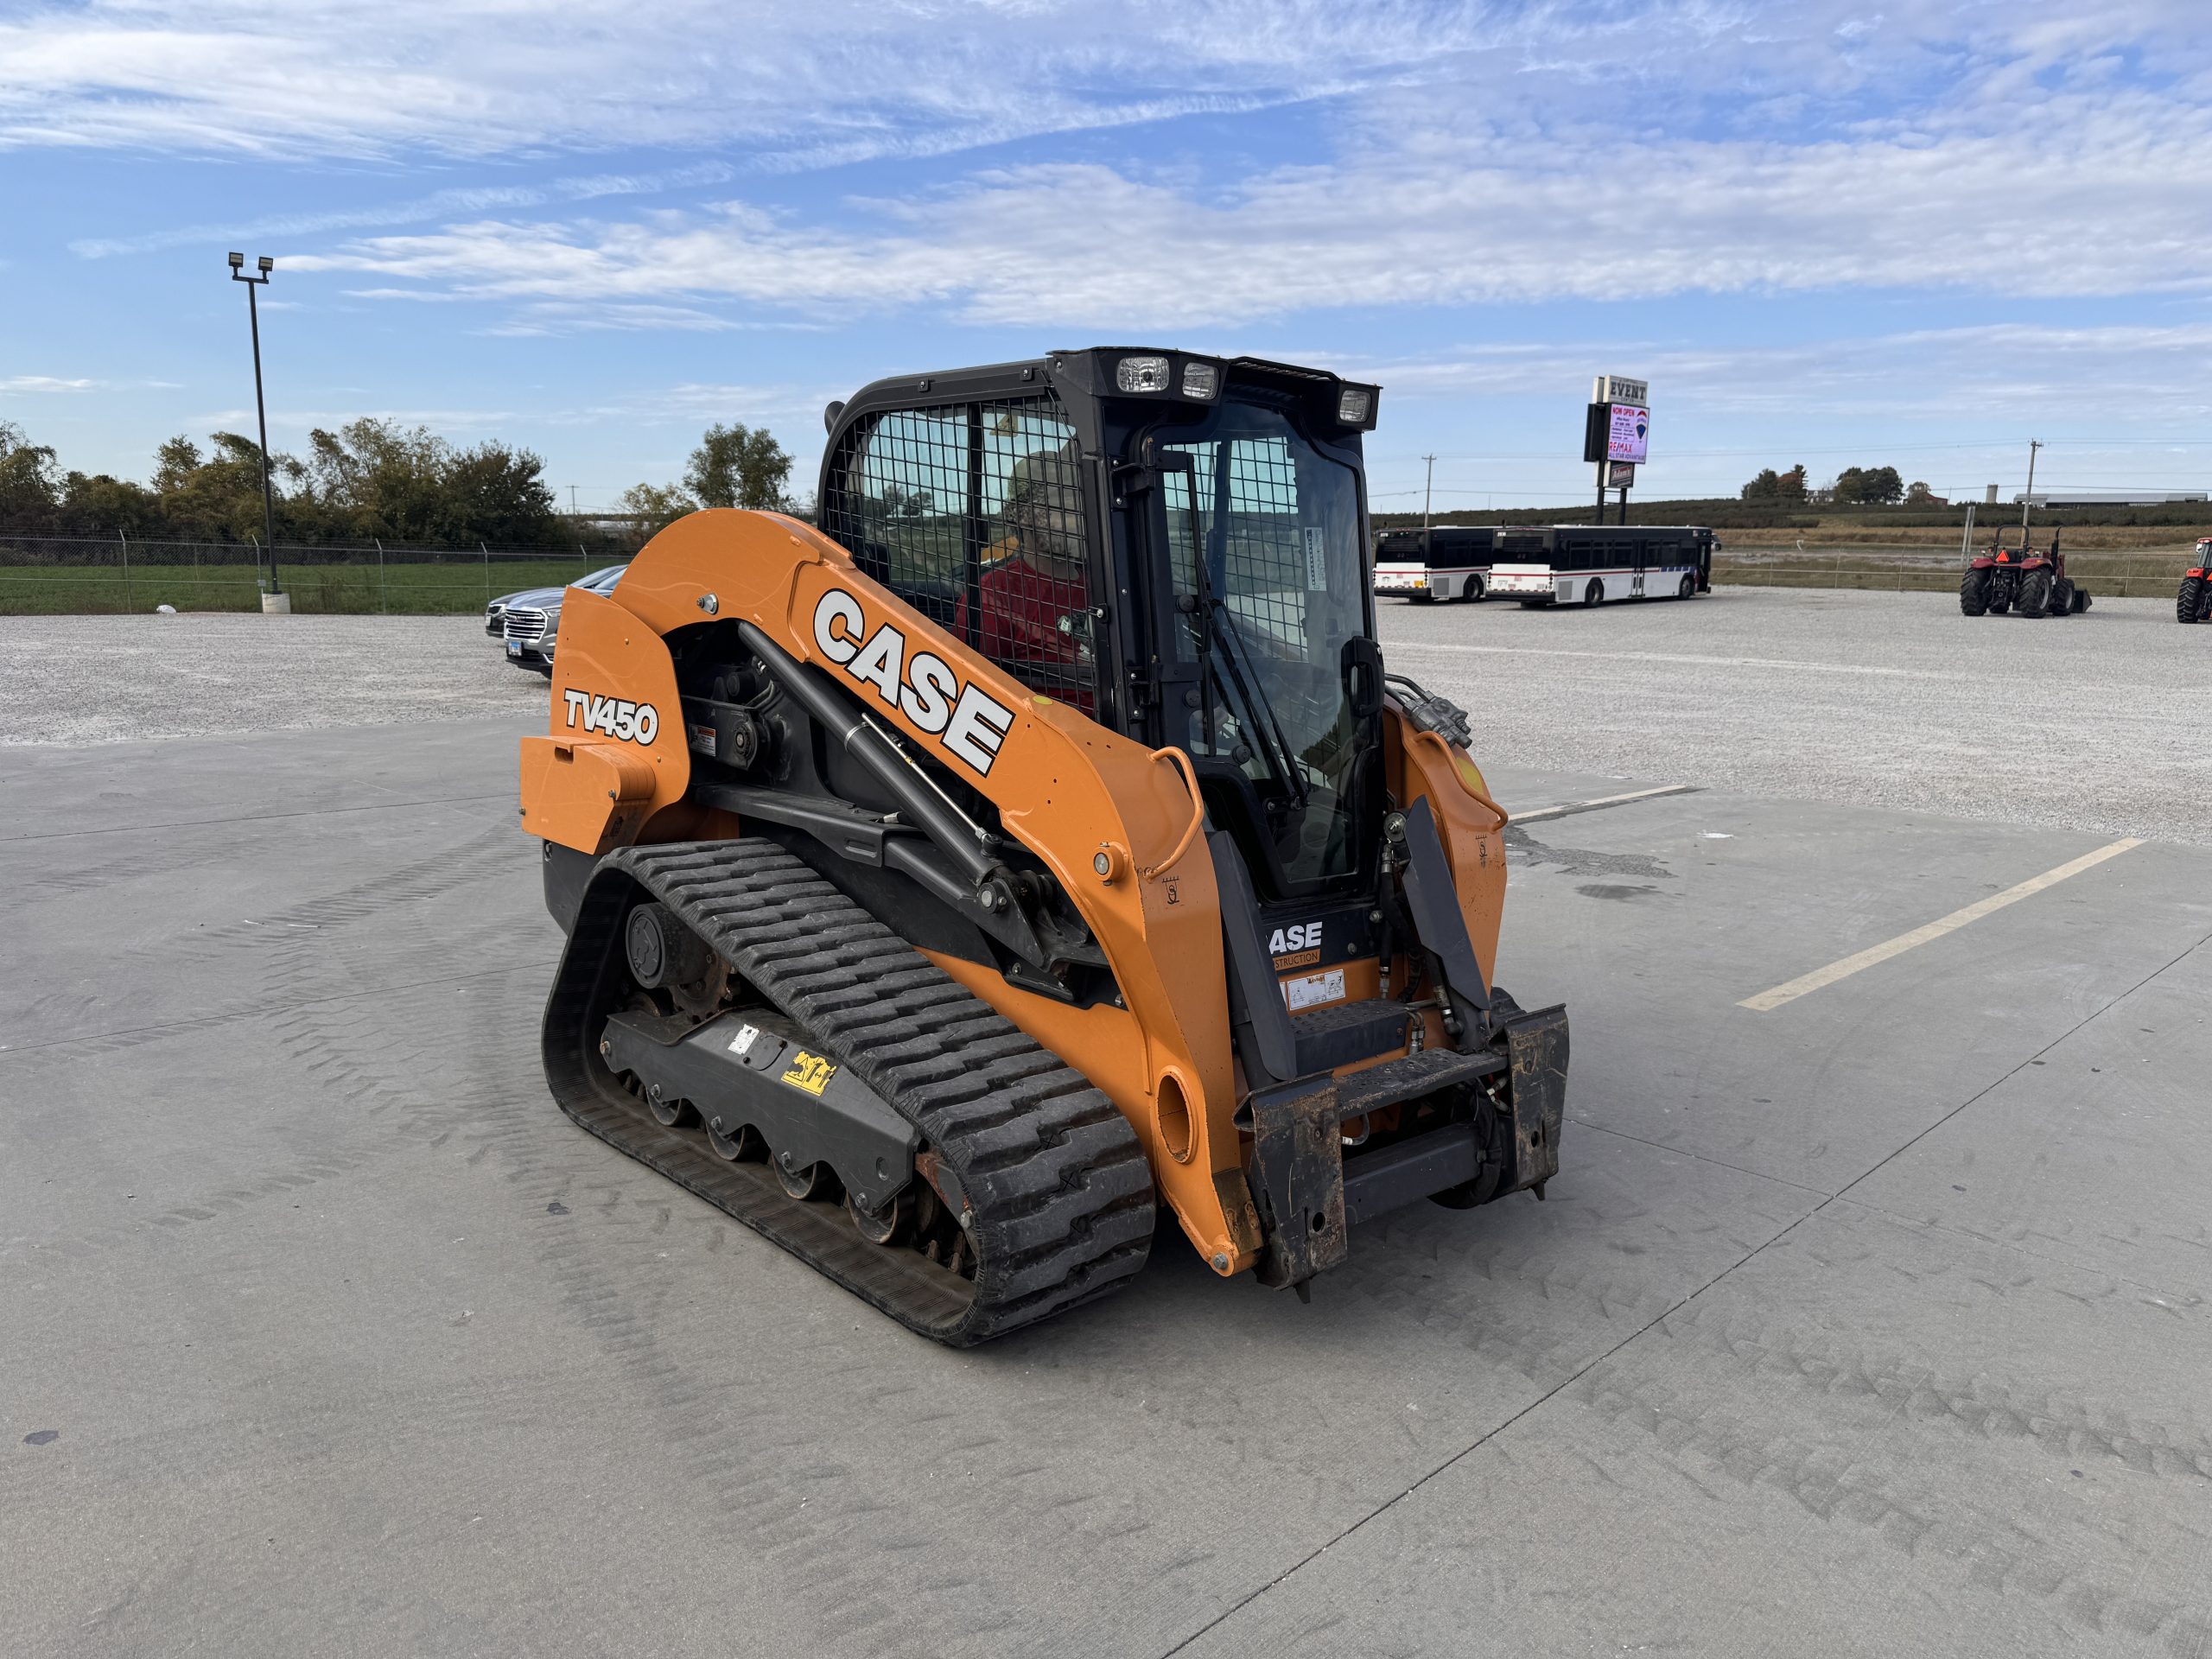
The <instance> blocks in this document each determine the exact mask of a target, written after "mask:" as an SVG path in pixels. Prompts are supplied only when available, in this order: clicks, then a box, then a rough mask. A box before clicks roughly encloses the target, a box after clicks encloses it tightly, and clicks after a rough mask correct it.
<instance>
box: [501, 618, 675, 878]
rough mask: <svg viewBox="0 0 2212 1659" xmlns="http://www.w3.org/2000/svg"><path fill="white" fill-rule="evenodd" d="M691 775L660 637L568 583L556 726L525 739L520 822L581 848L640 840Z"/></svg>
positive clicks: (556, 676)
mask: <svg viewBox="0 0 2212 1659" xmlns="http://www.w3.org/2000/svg"><path fill="white" fill-rule="evenodd" d="M690 784H691V752H690V750H689V749H688V748H686V747H684V741H683V706H682V704H681V703H680V702H678V701H677V694H676V668H675V665H674V664H672V663H671V662H670V660H669V656H668V647H667V646H666V645H664V644H663V643H662V641H661V639H660V636H659V635H658V633H656V632H654V631H653V630H652V629H651V628H648V627H646V626H645V625H644V624H643V623H641V622H640V621H639V620H638V618H637V617H636V616H634V615H632V613H630V612H629V611H628V610H626V609H625V608H624V607H622V606H620V605H619V604H617V603H615V601H613V600H611V599H603V598H601V596H600V595H599V594H594V593H592V592H590V591H589V590H588V589H586V588H570V589H569V591H568V593H567V594H566V595H565V596H564V598H563V602H562V607H561V645H560V649H559V651H558V652H556V653H555V660H554V664H553V699H552V734H551V735H550V736H547V737H526V738H524V740H523V746H522V808H523V812H522V827H523V829H524V831H525V832H526V833H528V834H530V835H533V836H538V837H540V838H541V839H543V840H546V841H552V842H559V843H560V844H561V845H562V846H563V847H574V848H575V849H577V850H578V851H580V852H586V853H604V852H607V851H609V850H611V849H613V848H616V847H620V846H623V845H626V843H628V842H633V841H636V840H638V839H639V829H640V828H641V827H642V826H643V825H644V824H645V823H647V822H649V821H650V820H651V819H652V817H653V815H654V814H655V813H657V812H660V811H662V810H665V809H667V808H669V807H672V806H676V805H677V804H680V803H681V802H682V801H683V791H685V790H686V789H688V788H689V787H690Z"/></svg>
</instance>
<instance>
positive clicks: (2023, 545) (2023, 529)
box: [2020, 438, 2043, 553]
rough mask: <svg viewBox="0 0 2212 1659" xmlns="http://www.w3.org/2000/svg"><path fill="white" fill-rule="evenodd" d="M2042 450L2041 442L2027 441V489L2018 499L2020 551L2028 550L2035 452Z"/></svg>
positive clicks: (2034, 479) (2034, 487) (2035, 439)
mask: <svg viewBox="0 0 2212 1659" xmlns="http://www.w3.org/2000/svg"><path fill="white" fill-rule="evenodd" d="M2040 448H2043V440H2042V439H2040V438H2031V439H2029V440H2028V487H2027V490H2026V493H2024V494H2023V495H2022V496H2021V497H2020V550H2021V551H2022V552H2023V553H2024V552H2026V551H2027V550H2028V509H2029V508H2030V507H2032V506H2033V505H2035V502H2036V451H2037V450H2038V449H2040Z"/></svg>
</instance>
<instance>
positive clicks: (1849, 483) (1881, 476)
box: [1743, 461, 1948, 507]
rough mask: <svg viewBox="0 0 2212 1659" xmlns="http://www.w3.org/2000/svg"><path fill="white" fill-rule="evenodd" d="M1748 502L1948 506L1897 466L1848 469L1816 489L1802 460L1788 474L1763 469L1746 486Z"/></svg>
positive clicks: (1744, 496)
mask: <svg viewBox="0 0 2212 1659" xmlns="http://www.w3.org/2000/svg"><path fill="white" fill-rule="evenodd" d="M1743 499H1745V500H1746V501H1772V502H1777V503H1780V504H1782V505H1798V504H1805V505H1824V506H1837V507H1894V506H1897V505H1900V504H1902V505H1905V506H1908V507H1937V506H1943V505H1948V504H1947V503H1946V502H1945V501H1944V499H1943V498H1942V496H1939V495H1937V494H1936V492H1935V491H1933V490H1931V489H1929V487H1928V486H1927V485H1926V484H1925V483H1923V482H1922V481H1921V480H1918V479H1915V480H1913V481H1912V482H1911V483H1910V484H1908V483H1906V482H1905V481H1904V477H1903V476H1902V475H1901V474H1899V473H1898V471H1897V468H1896V467H1845V468H1844V469H1843V470H1842V471H1841V472H1840V473H1838V474H1836V475H1835V479H1834V481H1833V482H1831V483H1827V484H1823V485H1821V486H1818V487H1817V488H1815V487H1813V486H1810V485H1809V484H1808V482H1807V480H1806V476H1805V463H1804V462H1803V461H1799V462H1798V463H1797V464H1796V466H1795V467H1791V468H1790V469H1789V471H1788V472H1786V473H1782V472H1777V471H1776V470H1775V469H1774V468H1773V467H1761V468H1760V469H1759V474H1758V477H1757V478H1754V479H1753V480H1751V482H1750V483H1748V484H1746V485H1745V486H1744V489H1743Z"/></svg>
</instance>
